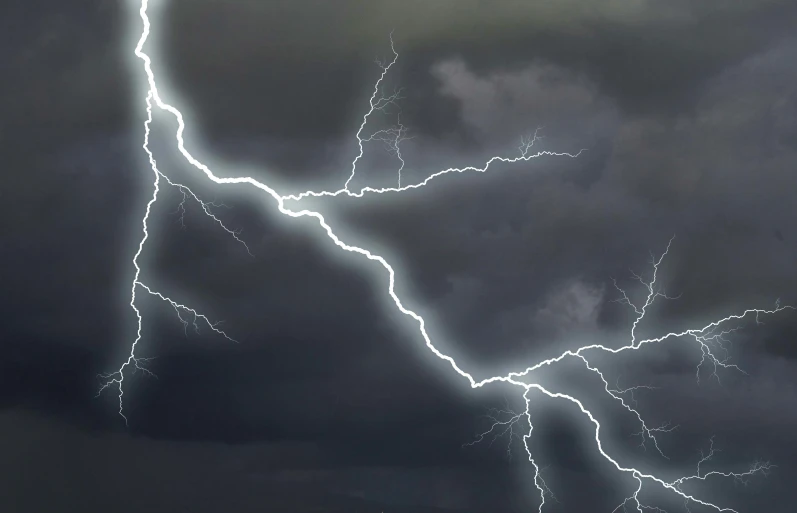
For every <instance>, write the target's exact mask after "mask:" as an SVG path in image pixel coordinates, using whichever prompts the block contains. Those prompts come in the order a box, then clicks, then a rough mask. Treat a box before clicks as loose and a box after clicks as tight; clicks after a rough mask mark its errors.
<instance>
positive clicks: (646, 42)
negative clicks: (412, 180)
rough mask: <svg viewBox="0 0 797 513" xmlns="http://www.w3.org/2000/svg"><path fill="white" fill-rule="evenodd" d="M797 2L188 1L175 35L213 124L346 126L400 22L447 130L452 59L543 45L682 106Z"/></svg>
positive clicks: (638, 106)
mask: <svg viewBox="0 0 797 513" xmlns="http://www.w3.org/2000/svg"><path fill="white" fill-rule="evenodd" d="M795 16H797V9H795V8H794V6H793V4H792V3H791V2H787V1H770V2H756V3H752V2H748V3H744V4H734V5H733V6H728V5H726V4H725V3H724V2H709V3H705V2H704V3H700V4H694V3H693V2H686V1H684V2H668V3H667V4H666V5H664V4H659V3H656V2H635V3H634V4H633V5H631V4H628V3H617V2H608V1H607V2H583V1H580V0H573V1H569V2H555V3H554V2H479V1H468V2H461V1H452V0H449V1H444V2H434V3H429V2H423V1H410V2H398V3H396V2H381V1H378V2H374V1H367V2H364V1H346V2H309V3H308V2H305V3H301V2H282V1H280V2H267V3H252V2H218V1H203V2H195V1H192V2H180V1H176V2H172V3H171V4H170V7H169V12H168V15H167V16H166V18H167V23H168V26H169V27H170V30H169V36H168V37H167V39H168V42H167V43H166V47H167V48H168V50H167V55H168V56H169V58H168V61H169V64H170V69H172V70H173V73H174V76H175V79H176V81H177V83H178V84H180V89H181V90H183V91H186V90H187V91H188V94H189V96H190V97H191V98H192V99H194V103H195V104H201V105H203V108H202V109H201V110H202V115H203V118H204V119H206V120H207V121H208V123H207V126H206V128H207V129H208V130H217V131H219V132H221V131H225V132H226V134H227V135H228V136H229V135H232V131H244V132H249V133H251V132H259V133H266V134H275V133H277V134H280V135H283V136H293V137H297V136H298V137H307V136H311V135H317V136H323V135H328V134H337V135H342V134H344V133H346V134H347V133H349V132H350V131H351V129H352V128H353V123H354V122H355V118H354V115H353V112H357V111H359V110H361V108H362V106H361V105H360V103H361V102H362V100H363V99H364V95H365V94H366V91H367V88H368V85H367V84H370V80H367V78H368V77H371V76H373V75H374V74H375V73H376V72H377V70H376V69H374V70H369V68H368V67H366V66H363V64H364V62H370V61H372V60H373V59H374V58H379V57H385V56H386V55H389V49H388V46H387V34H388V33H389V32H390V31H391V30H394V34H395V40H396V43H397V48H398V50H399V52H400V53H401V54H402V59H401V61H400V63H399V65H398V66H399V70H400V74H399V83H400V85H401V86H404V87H406V88H407V89H406V95H407V97H408V99H409V100H410V101H408V102H407V105H406V107H405V108H406V109H407V112H405V115H406V119H407V121H409V122H410V125H411V126H412V127H413V128H414V129H415V130H418V131H422V132H425V133H426V134H427V135H432V134H435V135H438V136H439V135H442V134H445V133H447V132H450V131H452V130H456V122H455V119H453V118H452V115H451V114H452V109H451V105H450V103H449V102H446V101H445V100H443V99H441V98H439V97H435V96H431V97H430V96H429V95H428V94H425V93H422V92H419V91H418V89H419V88H423V87H424V85H426V86H428V85H429V77H428V74H427V69H428V67H429V66H430V65H431V64H433V63H435V62H437V61H440V60H442V59H445V58H451V57H454V56H464V57H465V58H466V59H467V60H468V61H469V62H471V63H472V64H473V65H474V66H476V67H477V69H479V70H480V71H490V70H493V69H495V68H496V67H508V68H517V67H522V66H524V63H526V62H528V60H529V59H532V58H535V57H537V58H542V59H545V60H548V61H554V62H557V63H561V64H564V65H566V66H567V67H569V68H574V69H579V70H582V71H584V72H585V73H588V74H589V75H590V76H592V77H593V78H594V79H595V80H596V81H597V82H598V83H599V85H600V87H601V89H602V90H604V91H605V93H606V94H608V95H609V96H610V98H611V99H613V100H615V101H617V102H619V103H620V104H621V106H622V108H623V110H626V111H631V112H635V113H638V112H658V113H662V114H664V113H667V115H672V114H673V113H675V112H678V111H683V110H685V109H686V110H688V109H689V108H690V107H691V100H692V97H693V95H694V93H695V92H696V90H697V89H698V88H699V86H700V83H701V82H702V81H703V80H704V79H706V78H708V77H710V76H711V75H713V74H715V73H717V72H718V71H720V70H721V69H722V68H723V67H725V66H727V65H728V64H730V63H733V62H735V61H737V60H739V59H740V58H742V57H744V56H747V55H750V54H752V53H755V52H757V51H760V50H761V49H763V48H765V47H766V46H767V45H768V44H770V43H771V42H773V41H777V39H778V38H780V37H783V36H784V35H786V34H788V33H789V28H790V27H791V26H793V24H794V23H795ZM209 20H213V21H212V22H210V21H209ZM731 26H733V27H736V28H737V29H736V30H728V29H727V28H728V27H731ZM181 27H191V30H180V29H179V28H181ZM231 83H233V84H236V85H235V86H234V87H231V86H230V84H231ZM183 86H185V87H183ZM274 98H279V99H280V101H273V99H274ZM214 120H215V123H214Z"/></svg>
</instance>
